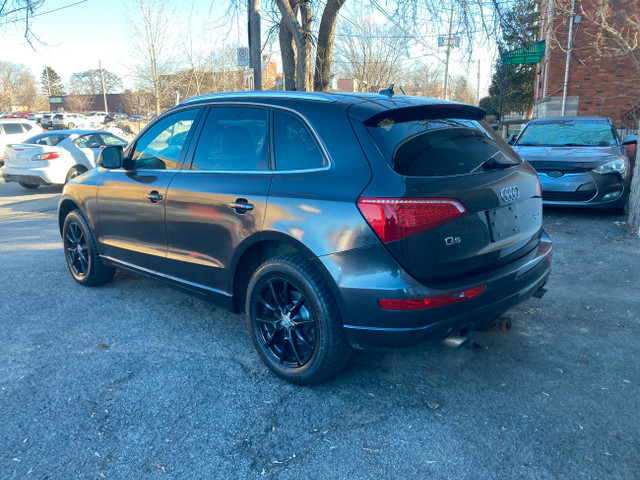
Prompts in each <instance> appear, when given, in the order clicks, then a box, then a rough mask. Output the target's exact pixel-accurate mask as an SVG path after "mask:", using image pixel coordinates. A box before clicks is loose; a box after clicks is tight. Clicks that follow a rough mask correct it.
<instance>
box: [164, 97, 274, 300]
mask: <svg viewBox="0 0 640 480" xmlns="http://www.w3.org/2000/svg"><path fill="white" fill-rule="evenodd" d="M268 132H269V121H268V109H267V108H261V107H251V106H242V105H233V106H214V107H211V108H209V111H208V113H207V117H206V120H205V121H204V123H203V127H202V130H201V132H200V134H199V139H198V142H197V145H196V147H195V151H194V154H193V160H192V162H191V165H190V166H189V168H185V169H184V170H182V171H180V172H179V173H178V174H177V175H176V176H175V178H174V179H173V181H172V182H171V185H170V187H169V190H168V192H167V237H168V264H169V272H170V275H172V276H174V277H177V278H180V279H182V280H186V281H187V282H189V283H192V284H195V285H197V286H200V287H206V288H208V289H210V290H214V291H223V292H229V291H230V288H231V287H230V279H231V274H230V271H229V267H230V266H231V263H232V260H233V256H234V253H235V252H236V251H237V249H238V246H239V245H240V244H241V243H242V242H244V241H245V240H247V239H248V238H249V237H251V236H253V235H256V234H258V233H259V232H260V231H261V230H262V224H263V221H264V216H265V210H266V204H267V195H268V193H269V188H270V185H271V177H272V173H271V170H270V165H269V135H268Z"/></svg>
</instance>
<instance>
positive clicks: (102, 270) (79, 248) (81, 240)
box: [62, 210, 115, 286]
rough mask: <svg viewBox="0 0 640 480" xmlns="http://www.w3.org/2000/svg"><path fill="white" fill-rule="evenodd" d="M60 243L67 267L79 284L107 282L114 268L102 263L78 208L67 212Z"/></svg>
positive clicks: (89, 229)
mask: <svg viewBox="0 0 640 480" xmlns="http://www.w3.org/2000/svg"><path fill="white" fill-rule="evenodd" d="M62 243H63V246H64V256H65V259H66V260H67V267H69V272H71V276H72V277H73V279H74V280H75V281H76V282H78V283H79V284H81V285H85V286H93V285H101V284H103V283H107V282H109V281H110V280H111V279H112V278H113V275H114V273H115V269H114V268H112V267H108V266H107V265H105V264H103V263H102V261H101V260H100V255H99V254H98V247H97V245H96V240H95V237H94V236H93V232H92V231H91V227H89V223H88V222H87V220H86V219H85V218H84V215H83V214H82V212H80V210H73V211H71V212H69V214H68V215H67V217H66V218H65V219H64V225H63V227H62Z"/></svg>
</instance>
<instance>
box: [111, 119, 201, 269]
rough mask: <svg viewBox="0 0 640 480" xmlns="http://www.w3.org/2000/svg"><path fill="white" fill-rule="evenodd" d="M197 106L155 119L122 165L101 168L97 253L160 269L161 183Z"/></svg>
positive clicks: (175, 163)
mask: <svg viewBox="0 0 640 480" xmlns="http://www.w3.org/2000/svg"><path fill="white" fill-rule="evenodd" d="M201 111H202V109H198V108H191V109H185V110H181V111H179V112H176V113H173V114H171V115H169V116H166V117H164V118H163V119H161V120H159V121H157V122H156V123H155V124H154V125H152V126H151V127H150V128H149V129H148V130H147V131H146V132H145V133H144V134H143V135H142V136H141V137H140V138H139V139H138V141H137V142H136V144H135V145H134V146H133V147H132V148H130V149H128V151H127V152H126V153H125V168H123V169H116V170H107V171H106V172H105V173H104V176H103V177H102V182H101V183H102V186H101V187H100V188H98V212H99V215H100V227H101V228H100V231H99V232H98V241H99V242H100V243H101V247H102V254H103V255H106V256H108V257H110V258H112V259H115V260H118V261H120V262H122V263H125V264H129V265H134V266H137V267H140V268H143V269H146V270H148V271H151V272H157V273H164V272H165V270H166V254H167V234H166V228H165V221H164V218H165V205H166V196H167V188H168V186H169V184H170V183H171V180H172V179H173V178H174V177H175V176H176V174H177V173H178V172H179V171H180V168H181V166H182V162H183V159H184V157H185V151H186V148H187V146H188V142H189V141H190V139H191V136H192V135H193V131H194V129H195V125H196V123H197V122H196V120H197V119H198V117H199V115H200V114H201Z"/></svg>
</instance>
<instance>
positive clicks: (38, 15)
mask: <svg viewBox="0 0 640 480" xmlns="http://www.w3.org/2000/svg"><path fill="white" fill-rule="evenodd" d="M88 1H89V0H79V1H78V2H75V3H71V4H69V5H64V6H62V7H58V8H55V9H53V10H48V11H46V12H42V13H32V14H30V15H29V14H27V16H28V17H29V18H33V17H41V16H42V15H48V14H49V13H54V12H58V11H60V10H64V9H65V8H70V7H75V6H76V5H80V4H81V3H85V2H88ZM28 8H29V6H24V7H21V8H16V9H15V10H12V11H10V12H7V13H5V14H4V15H5V16H6V15H9V14H12V13H16V12H19V11H21V10H27V9H28ZM23 21H24V19H22V18H16V19H15V20H6V21H4V22H2V23H3V24H4V25H8V24H10V23H19V22H23Z"/></svg>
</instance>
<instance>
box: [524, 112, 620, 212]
mask: <svg viewBox="0 0 640 480" xmlns="http://www.w3.org/2000/svg"><path fill="white" fill-rule="evenodd" d="M513 148H514V150H515V151H516V152H517V153H518V154H519V155H520V156H522V158H524V159H525V160H526V161H528V162H529V163H530V164H531V165H532V166H533V168H535V169H536V171H537V172H538V175H539V177H540V182H541V184H542V200H543V203H544V204H545V205H555V206H563V207H564V206H566V207H594V208H611V209H616V210H623V209H624V208H625V206H626V205H627V202H628V198H629V185H630V179H631V169H630V164H629V159H628V158H627V155H626V154H625V152H624V150H623V148H622V146H621V142H620V139H619V138H618V134H617V132H616V129H615V128H614V126H613V123H612V122H611V120H610V119H608V118H601V117H554V118H544V119H536V120H531V121H530V122H529V123H527V125H526V126H525V128H524V129H523V130H522V132H521V133H520V135H519V136H518V138H517V139H516V140H515V143H514V146H513Z"/></svg>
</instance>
